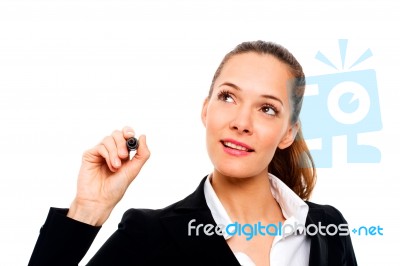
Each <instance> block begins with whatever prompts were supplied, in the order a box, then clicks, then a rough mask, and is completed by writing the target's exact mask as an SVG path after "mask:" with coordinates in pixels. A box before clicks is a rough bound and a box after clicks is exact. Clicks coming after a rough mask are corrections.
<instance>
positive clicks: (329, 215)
mask: <svg viewBox="0 0 400 266" xmlns="http://www.w3.org/2000/svg"><path fill="white" fill-rule="evenodd" d="M205 180H206V177H204V178H203V180H202V181H201V183H200V185H199V186H198V187H197V189H196V190H195V191H194V192H193V193H192V194H190V195H189V196H187V197H186V198H185V199H183V200H181V201H178V202H176V203H174V204H172V205H170V206H168V207H165V208H163V209H158V210H151V209H130V210H128V211H127V212H125V214H124V215H123V217H122V221H121V222H120V224H119V225H118V230H117V231H116V232H115V233H114V234H113V235H112V236H111V237H110V238H109V239H108V240H107V241H106V242H105V243H104V245H103V246H102V247H101V248H100V249H99V251H98V252H97V253H96V254H95V256H94V257H93V258H92V259H91V260H90V262H89V263H88V264H87V265H96V266H97V265H202V266H205V265H231V266H236V265H237V266H239V265H240V264H239V262H238V261H237V260H236V257H235V255H234V254H233V252H232V251H231V249H230V247H229V246H228V244H227V243H226V240H225V239H224V237H223V236H219V235H217V234H214V235H212V236H207V235H205V234H204V233H203V234H201V233H202V232H203V230H201V231H200V235H199V236H195V235H193V234H192V236H188V223H189V221H190V220H192V219H196V222H195V223H193V225H197V224H200V223H202V224H213V225H214V226H216V223H215V221H214V219H213V218H212V215H211V212H210V209H209V208H208V206H207V204H206V201H205V196H204V190H203V187H204V181H205ZM306 203H307V204H308V206H309V213H308V216H307V220H306V226H307V225H309V224H316V225H318V222H320V223H321V224H322V225H327V224H336V225H338V224H343V223H347V222H346V220H345V219H344V218H343V216H342V214H341V213H340V212H339V211H338V210H337V209H335V208H334V207H331V206H328V205H318V204H315V203H311V202H306ZM67 212H68V209H56V208H51V209H50V212H49V215H48V217H47V219H46V222H45V224H44V225H43V227H42V228H41V230H40V234H39V238H38V240H37V242H36V245H35V248H34V250H33V253H32V256H31V259H30V261H29V265H30V266H33V265H78V263H79V261H80V260H81V259H82V258H83V256H84V255H85V254H86V252H87V250H88V249H89V247H90V245H91V244H92V242H93V240H94V238H95V236H96V234H97V232H98V231H99V229H100V227H94V226H90V225H88V224H84V223H81V222H78V221H75V220H73V219H70V218H68V217H66V213H67ZM192 232H193V231H192ZM308 237H310V238H311V247H310V261H309V265H310V266H324V265H335V266H338V265H357V262H356V258H355V255H354V251H353V247H352V243H351V240H350V236H339V235H335V236H329V235H327V236H322V235H319V234H317V235H315V236H308Z"/></svg>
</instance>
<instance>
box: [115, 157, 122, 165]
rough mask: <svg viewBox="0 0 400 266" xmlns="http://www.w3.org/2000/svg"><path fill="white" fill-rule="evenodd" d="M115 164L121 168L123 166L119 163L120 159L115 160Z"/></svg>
mask: <svg viewBox="0 0 400 266" xmlns="http://www.w3.org/2000/svg"><path fill="white" fill-rule="evenodd" d="M114 164H115V166H117V167H119V166H120V165H121V162H120V161H119V159H117V158H115V159H114Z"/></svg>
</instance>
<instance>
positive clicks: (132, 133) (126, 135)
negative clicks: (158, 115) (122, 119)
mask: <svg viewBox="0 0 400 266" xmlns="http://www.w3.org/2000/svg"><path fill="white" fill-rule="evenodd" d="M122 134H123V136H124V138H125V139H129V138H132V137H134V136H135V131H134V130H133V128H131V127H128V126H126V127H124V128H123V129H122Z"/></svg>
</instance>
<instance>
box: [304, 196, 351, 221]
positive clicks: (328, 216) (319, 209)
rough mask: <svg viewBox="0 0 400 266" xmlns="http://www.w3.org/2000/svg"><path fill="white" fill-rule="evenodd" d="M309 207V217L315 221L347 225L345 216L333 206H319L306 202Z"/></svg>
mask: <svg viewBox="0 0 400 266" xmlns="http://www.w3.org/2000/svg"><path fill="white" fill-rule="evenodd" d="M306 204H307V205H308V207H309V217H311V218H314V219H313V220H314V221H315V220H320V221H321V222H323V221H325V222H326V223H328V224H336V225H337V224H343V223H347V221H346V219H345V218H344V216H343V214H342V213H341V212H340V211H339V210H338V209H337V208H335V207H333V206H331V205H323V204H317V203H314V202H310V201H306ZM318 218H319V219H318Z"/></svg>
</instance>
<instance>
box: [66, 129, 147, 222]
mask: <svg viewBox="0 0 400 266" xmlns="http://www.w3.org/2000/svg"><path fill="white" fill-rule="evenodd" d="M134 134H135V133H134V131H133V129H131V128H129V127H125V128H124V129H123V130H122V131H118V130H116V131H114V132H113V133H112V134H111V136H107V137H105V138H104V139H103V141H102V142H101V143H99V144H98V145H97V146H95V147H94V148H92V149H90V150H88V151H86V152H85V153H84V154H83V158H82V165H81V168H80V171H79V177H78V188H77V193H76V197H75V199H74V201H73V202H72V204H71V207H70V209H69V212H68V214H67V216H68V217H70V218H72V219H75V220H78V221H81V222H84V223H88V224H91V225H95V226H100V225H102V224H103V223H104V222H105V221H106V220H107V218H108V217H109V215H110V213H111V211H112V209H113V208H114V207H115V205H116V204H117V203H118V202H119V201H120V200H121V198H122V196H123V195H124V194H125V191H126V190H127V188H128V186H129V185H130V183H131V182H132V181H133V180H134V179H135V177H136V176H137V175H138V174H139V172H140V169H141V168H142V166H143V165H144V163H145V162H146V161H147V159H148V158H149V157H150V151H149V149H148V148H147V145H146V137H145V136H140V137H139V147H138V150H137V152H136V154H135V156H134V157H133V158H132V159H131V160H129V152H128V149H127V147H126V140H127V139H129V138H131V137H133V136H134Z"/></svg>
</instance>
